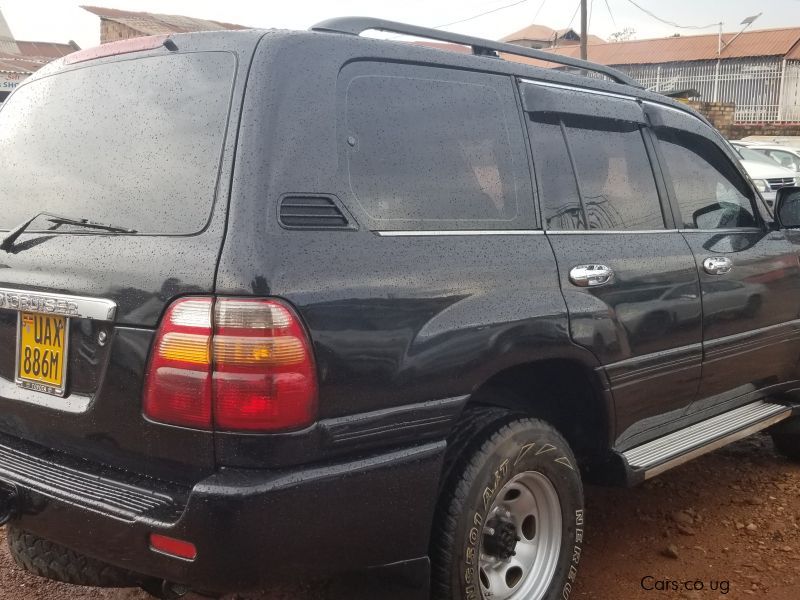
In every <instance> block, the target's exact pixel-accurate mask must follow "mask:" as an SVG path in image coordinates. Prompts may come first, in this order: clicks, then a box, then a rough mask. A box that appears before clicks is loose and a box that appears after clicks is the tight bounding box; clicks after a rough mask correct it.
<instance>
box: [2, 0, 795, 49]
mask: <svg viewBox="0 0 800 600" xmlns="http://www.w3.org/2000/svg"><path fill="white" fill-rule="evenodd" d="M588 1H589V2H590V7H589V15H590V19H589V33H592V34H595V35H598V36H600V37H602V38H608V36H609V35H610V34H611V33H613V32H615V31H621V30H623V29H625V28H632V29H633V30H635V35H634V38H635V39H646V38H651V37H663V36H669V35H673V34H675V33H680V34H681V35H693V34H698V33H716V32H717V28H718V26H717V25H715V24H716V23H719V22H720V21H721V22H723V23H724V26H723V27H724V31H738V30H739V29H740V28H741V25H740V22H741V21H742V20H743V19H744V18H746V17H749V16H752V15H756V14H758V13H759V12H763V14H762V15H761V17H759V19H758V20H757V21H756V22H755V24H754V25H753V28H754V29H766V28H770V27H787V26H800V0H669V1H668V2H664V0H588ZM634 2H635V3H636V4H638V5H639V6H640V7H642V8H644V9H646V10H648V11H650V12H651V13H653V14H654V15H655V16H656V17H659V18H661V19H663V20H666V21H671V22H672V23H674V24H677V25H680V26H684V27H692V28H698V27H703V26H709V25H710V27H705V28H702V29H692V28H678V27H675V26H672V25H667V24H665V23H663V22H661V21H659V20H657V19H656V18H654V17H653V16H650V15H648V14H646V13H645V12H644V11H643V10H641V9H640V8H637V7H636V6H635V5H634ZM83 3H84V4H96V5H99V6H105V7H109V8H119V9H124V10H136V11H148V12H158V13H166V14H182V15H187V16H192V17H199V18H204V19H212V20H216V21H227V22H229V23H238V24H240V25H246V26H251V27H263V28H269V27H277V28H290V29H307V28H308V27H309V26H311V25H313V24H314V23H316V22H317V21H321V20H323V19H326V18H330V17H335V16H346V15H364V16H372V17H381V18H385V19H391V20H396V21H403V22H406V23H413V24H415V25H422V26H426V27H437V26H445V27H443V29H448V30H451V31H457V32H459V33H465V34H469V35H476V36H480V37H488V38H491V39H498V38H500V37H502V36H504V35H506V34H509V33H512V32H514V31H517V30H519V29H521V28H523V27H525V26H527V25H529V24H531V23H538V24H542V25H548V26H550V27H552V28H554V29H561V28H563V27H567V26H572V27H574V28H575V29H576V30H577V29H578V27H579V18H580V17H579V15H578V14H577V7H578V0H522V1H521V2H520V1H518V2H517V3H514V0H288V1H287V0H217V1H210V0H192V1H189V0H160V1H151V0H84V2H83ZM509 4H515V5H514V6H508V7H506V6H507V5H509ZM502 7H506V8H502ZM494 9H499V10H495V11H494V12H492V13H490V14H486V15H484V16H481V17H478V18H474V19H470V20H467V21H464V22H462V23H453V22H455V21H460V20H462V19H468V18H469V17H473V16H474V15H478V14H479V13H484V12H487V11H491V10H494ZM0 10H2V11H3V15H4V16H5V18H6V21H7V22H8V25H9V27H10V28H11V31H12V33H13V34H14V37H15V38H16V39H18V40H34V41H50V42H67V41H69V40H75V41H76V42H77V43H78V45H80V46H81V47H82V48H87V47H91V46H95V45H97V44H98V43H99V42H100V24H99V18H98V17H96V16H95V15H92V14H90V13H88V12H86V11H85V10H83V9H82V8H80V4H79V3H78V2H73V1H71V0H0ZM451 23H453V24H451Z"/></svg>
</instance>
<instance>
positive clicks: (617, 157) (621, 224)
mask: <svg viewBox="0 0 800 600" xmlns="http://www.w3.org/2000/svg"><path fill="white" fill-rule="evenodd" d="M564 124H565V125H566V132H567V143H568V144H569V148H570V152H571V153H572V158H573V160H574V162H575V171H576V173H577V175H578V182H579V184H580V190H581V196H582V197H583V203H584V207H585V210H586V217H587V219H588V222H589V229H623V230H624V229H628V230H647V229H663V228H664V217H663V214H662V212H661V202H660V200H659V197H658V191H657V189H656V183H655V179H654V177H653V170H652V168H651V166H650V161H649V159H648V156H647V149H646V148H645V145H644V140H643V139H642V133H641V130H640V129H639V126H638V124H636V123H628V122H625V121H616V120H611V119H593V118H588V117H575V116H567V117H565V120H564Z"/></svg>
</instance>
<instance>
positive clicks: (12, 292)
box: [0, 288, 117, 321]
mask: <svg viewBox="0 0 800 600" xmlns="http://www.w3.org/2000/svg"><path fill="white" fill-rule="evenodd" d="M2 308H5V309H7V310H16V311H25V312H34V313H41V314H45V315H62V316H65V317H76V318H78V319H94V320H97V321H113V320H114V317H115V316H116V314H117V303H116V302H114V301H113V300H108V299H106V298H92V297H89V296H71V295H69V294H53V293H50V292H37V291H36V290H20V289H15V288H0V309H2Z"/></svg>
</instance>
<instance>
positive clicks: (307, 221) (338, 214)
mask: <svg viewBox="0 0 800 600" xmlns="http://www.w3.org/2000/svg"><path fill="white" fill-rule="evenodd" d="M278 222H279V223H280V225H281V227H283V228H285V229H345V230H353V229H358V226H357V225H356V222H355V219H353V217H352V215H350V213H348V212H347V209H346V208H345V207H344V206H342V204H341V202H339V200H338V199H337V198H336V197H335V196H331V195H325V194H287V195H286V196H283V197H282V198H281V199H280V201H279V202H278Z"/></svg>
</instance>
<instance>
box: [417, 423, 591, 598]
mask: <svg viewBox="0 0 800 600" xmlns="http://www.w3.org/2000/svg"><path fill="white" fill-rule="evenodd" d="M491 418H492V422H491V423H489V424H487V425H486V426H485V427H484V429H483V431H481V432H480V433H479V434H478V435H477V436H475V437H474V438H472V440H471V441H470V442H469V443H466V444H462V447H461V448H458V456H457V457H450V461H451V463H452V464H450V465H449V470H446V473H447V475H446V481H445V483H444V487H443V490H442V493H441V497H440V500H439V506H438V510H437V517H436V523H435V528H434V533H433V538H432V547H431V555H432V559H433V577H434V582H433V583H434V588H433V590H434V598H436V599H437V600H482V599H483V600H490V599H491V600H550V599H555V598H563V597H567V596H569V594H570V592H571V590H572V587H573V585H574V582H575V576H576V574H577V566H578V561H579V559H580V552H581V545H582V542H583V535H584V533H583V532H584V525H583V521H584V507H583V488H582V485H581V479H580V473H579V471H578V467H577V464H576V461H575V457H574V456H573V454H572V451H571V450H570V448H569V446H568V445H567V443H566V441H565V440H564V438H563V437H562V436H561V435H560V434H559V433H558V432H557V431H556V430H555V429H554V428H553V427H551V426H550V425H549V424H547V423H545V422H543V421H540V420H537V419H529V418H520V417H515V416H513V415H511V414H509V413H504V414H502V416H500V415H498V414H497V413H496V412H494V413H491ZM471 427H472V429H473V430H474V429H475V426H474V423H473V424H471Z"/></svg>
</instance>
